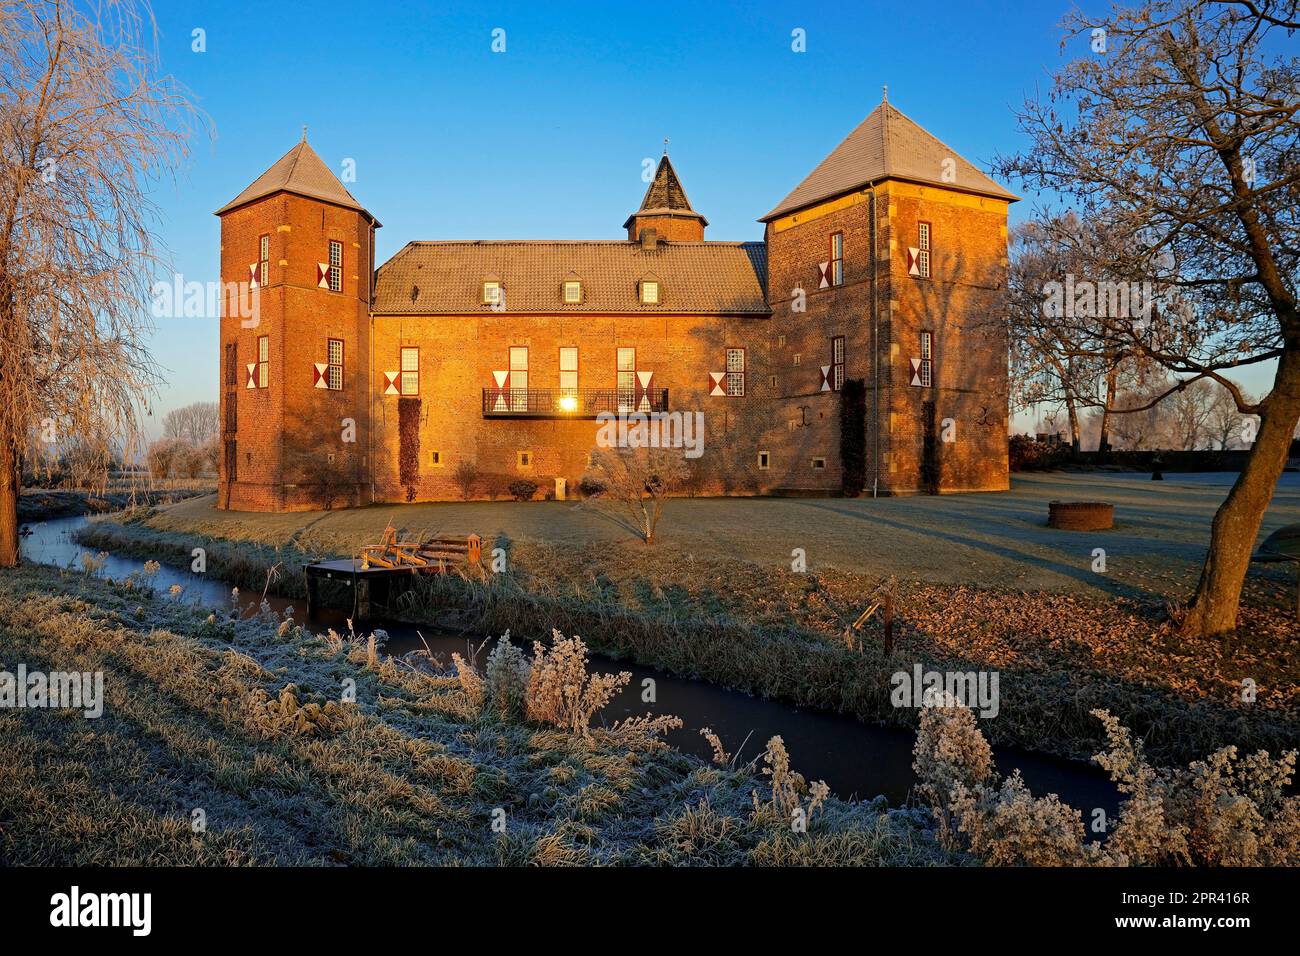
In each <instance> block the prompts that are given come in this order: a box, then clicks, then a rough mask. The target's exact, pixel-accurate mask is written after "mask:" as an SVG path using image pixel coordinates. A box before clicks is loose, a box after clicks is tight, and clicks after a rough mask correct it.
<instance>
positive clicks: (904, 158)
mask: <svg viewBox="0 0 1300 956" xmlns="http://www.w3.org/2000/svg"><path fill="white" fill-rule="evenodd" d="M947 159H951V160H952V161H953V163H954V164H955V165H954V166H952V167H948V168H951V169H952V172H953V173H954V174H955V175H954V176H953V177H951V178H950V179H949V180H948V181H945V179H944V172H945V166H944V160H947ZM881 179H903V180H907V181H909V182H915V183H925V184H927V185H935V186H942V187H943V188H944V189H955V190H958V191H960V192H968V193H975V194H977V195H981V196H992V197H994V198H996V199H1005V200H1006V201H1007V202H1016V201H1018V200H1019V199H1020V197H1019V196H1017V195H1015V194H1014V193H1012V192H1010V191H1009V190H1007V189H1005V188H1003V187H1002V186H999V185H998V184H997V183H995V182H994V181H993V180H992V179H990V178H989V177H988V176H986V175H985V174H984V173H983V172H981V171H980V170H979V168H978V167H977V166H975V165H974V164H973V163H970V162H968V161H967V160H965V159H963V158H962V157H961V156H960V155H959V154H958V153H957V151H956V150H955V149H952V148H951V147H950V146H947V145H946V144H944V143H943V142H941V141H940V140H938V139H936V138H935V137H934V136H932V135H930V133H928V132H927V131H926V130H925V129H923V128H922V127H921V126H920V125H919V124H918V123H916V122H914V121H913V120H911V119H909V118H908V117H907V116H904V115H903V113H902V112H900V111H899V110H898V109H896V108H895V107H894V106H892V105H891V104H890V103H889V102H887V101H882V102H881V104H880V105H879V106H877V107H876V108H875V109H874V110H872V111H871V114H870V115H869V116H868V117H867V118H866V119H864V120H863V121H862V123H861V124H860V125H859V126H858V128H857V129H855V130H854V131H853V132H851V133H849V135H848V136H846V137H845V138H844V141H843V142H842V143H840V145H838V146H836V147H835V149H833V150H832V151H831V154H830V155H829V156H827V157H826V158H825V159H823V160H822V161H821V162H820V163H818V165H817V168H816V169H814V170H813V171H812V172H811V173H809V174H808V175H807V177H806V178H805V179H804V181H803V182H801V183H800V184H799V185H798V186H796V187H795V188H794V191H793V192H791V193H790V195H788V196H786V197H785V198H784V199H782V200H781V201H780V202H779V203H777V205H776V208H775V209H773V210H772V211H771V212H769V213H768V214H767V215H766V216H763V217H762V218H760V219H759V222H767V221H768V220H769V219H775V218H776V217H777V216H783V215H785V214H786V213H789V212H794V211H795V210H796V209H802V208H803V207H804V206H810V205H812V204H813V203H816V202H821V201H822V200H823V199H830V198H832V197H834V196H840V195H843V194H844V193H847V192H851V191H853V190H855V189H860V188H861V187H863V186H865V185H867V184H868V183H872V182H876V181H878V180H881Z"/></svg>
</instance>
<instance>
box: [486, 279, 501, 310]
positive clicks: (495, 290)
mask: <svg viewBox="0 0 1300 956" xmlns="http://www.w3.org/2000/svg"><path fill="white" fill-rule="evenodd" d="M500 303H501V283H500V282H495V281H488V282H484V283H483V304H484V305H499V304H500Z"/></svg>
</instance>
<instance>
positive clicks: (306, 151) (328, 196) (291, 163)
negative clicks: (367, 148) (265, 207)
mask: <svg viewBox="0 0 1300 956" xmlns="http://www.w3.org/2000/svg"><path fill="white" fill-rule="evenodd" d="M278 192H287V193H294V194H295V195H298V196H306V197H307V198H308V199H319V200H321V201H322V202H327V203H332V204H334V205H335V206H342V207H344V208H345V209H355V210H357V212H361V213H365V215H366V216H367V217H369V218H370V220H371V221H375V217H374V216H371V215H370V213H369V212H367V211H366V209H365V207H363V206H362V205H361V203H359V202H357V201H356V199H355V198H353V196H352V194H351V193H350V192H348V191H347V190H346V189H344V188H343V184H342V183H341V182H339V180H338V177H336V176H335V175H334V174H333V173H332V172H330V169H329V167H328V166H326V165H325V162H324V161H323V160H322V159H321V158H320V156H318V155H316V151H315V150H314V149H312V148H311V147H310V146H308V145H307V138H306V135H305V134H304V136H303V139H302V142H300V143H298V144H297V145H296V146H294V148H293V149H291V150H289V152H287V153H285V154H284V155H283V156H281V157H280V158H279V159H278V160H276V162H275V164H274V165H273V166H272V167H271V168H270V169H268V170H267V171H266V172H264V173H262V175H260V176H258V177H257V179H255V180H253V182H252V184H251V185H250V186H249V187H248V188H247V189H245V190H244V191H243V192H242V193H240V194H239V195H238V196H236V197H235V198H234V199H232V200H231V201H230V202H228V203H226V204H225V205H224V206H222V207H221V208H220V209H218V210H217V212H216V214H217V215H218V216H220V215H222V214H223V213H227V212H229V211H230V210H232V209H236V208H238V207H239V206H243V205H245V204H246V203H250V202H252V201H253V200H255V199H261V198H262V197H264V196H270V195H272V194H273V193H278Z"/></svg>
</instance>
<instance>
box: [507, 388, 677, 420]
mask: <svg viewBox="0 0 1300 956" xmlns="http://www.w3.org/2000/svg"><path fill="white" fill-rule="evenodd" d="M666 411H668V389H666V388H655V389H651V390H650V391H649V392H647V393H646V395H645V397H644V398H643V399H642V400H641V401H640V402H639V403H638V402H637V398H636V392H635V391H634V390H633V389H621V388H579V389H572V388H569V389H560V388H507V389H504V390H498V389H495V388H485V389H483V417H484V418H595V417H596V416H597V415H599V414H600V413H601V412H611V413H613V414H618V413H619V412H624V413H628V412H666Z"/></svg>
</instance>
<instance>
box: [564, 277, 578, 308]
mask: <svg viewBox="0 0 1300 956" xmlns="http://www.w3.org/2000/svg"><path fill="white" fill-rule="evenodd" d="M581 301H582V282H581V281H580V280H578V279H565V280H564V303H565V305H577V304H578V303H579V302H581Z"/></svg>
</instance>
